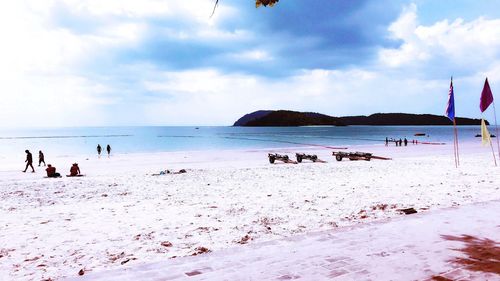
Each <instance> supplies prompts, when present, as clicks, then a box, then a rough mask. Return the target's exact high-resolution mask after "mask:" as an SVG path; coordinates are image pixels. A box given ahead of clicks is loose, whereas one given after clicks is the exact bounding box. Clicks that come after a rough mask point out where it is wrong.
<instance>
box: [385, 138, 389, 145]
mask: <svg viewBox="0 0 500 281" xmlns="http://www.w3.org/2000/svg"><path fill="white" fill-rule="evenodd" d="M388 145H389V139H388V138H387V137H385V146H388Z"/></svg>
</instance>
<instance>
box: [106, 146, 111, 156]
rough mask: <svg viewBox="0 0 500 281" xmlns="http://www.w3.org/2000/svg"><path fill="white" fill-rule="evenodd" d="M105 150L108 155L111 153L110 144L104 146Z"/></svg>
mask: <svg viewBox="0 0 500 281" xmlns="http://www.w3.org/2000/svg"><path fill="white" fill-rule="evenodd" d="M106 151H107V152H108V157H109V155H110V154H111V146H110V145H109V144H108V145H107V146H106Z"/></svg>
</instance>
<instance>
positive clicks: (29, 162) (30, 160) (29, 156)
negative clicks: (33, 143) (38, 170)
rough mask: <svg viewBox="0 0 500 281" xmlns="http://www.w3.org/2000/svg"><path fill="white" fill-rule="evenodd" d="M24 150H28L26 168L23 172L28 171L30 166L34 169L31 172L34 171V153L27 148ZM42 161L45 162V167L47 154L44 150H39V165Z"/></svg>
mask: <svg viewBox="0 0 500 281" xmlns="http://www.w3.org/2000/svg"><path fill="white" fill-rule="evenodd" d="M24 152H26V160H25V161H24V162H25V163H26V168H24V171H23V172H24V173H26V171H27V170H28V167H31V170H32V171H31V172H32V173H34V172H35V168H33V155H32V154H31V152H30V151H29V150H27V149H26V150H25V151H24ZM42 163H43V166H44V167H45V166H46V164H45V155H43V152H42V151H41V150H40V151H38V167H40V166H41V165H42ZM49 166H50V165H49Z"/></svg>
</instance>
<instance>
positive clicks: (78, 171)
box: [69, 163, 80, 177]
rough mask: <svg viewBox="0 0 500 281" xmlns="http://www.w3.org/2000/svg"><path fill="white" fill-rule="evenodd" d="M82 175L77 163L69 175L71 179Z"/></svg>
mask: <svg viewBox="0 0 500 281" xmlns="http://www.w3.org/2000/svg"><path fill="white" fill-rule="evenodd" d="M79 174H80V167H78V164H77V163H74V164H73V166H71V168H70V169H69V175H70V176H71V177H76V176H78V175H79Z"/></svg>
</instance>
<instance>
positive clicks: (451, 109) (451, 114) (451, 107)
mask: <svg viewBox="0 0 500 281" xmlns="http://www.w3.org/2000/svg"><path fill="white" fill-rule="evenodd" d="M448 95H449V97H448V106H447V107H446V116H448V118H450V120H451V121H455V97H454V95H453V77H452V78H451V82H450V92H449V93H448Z"/></svg>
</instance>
